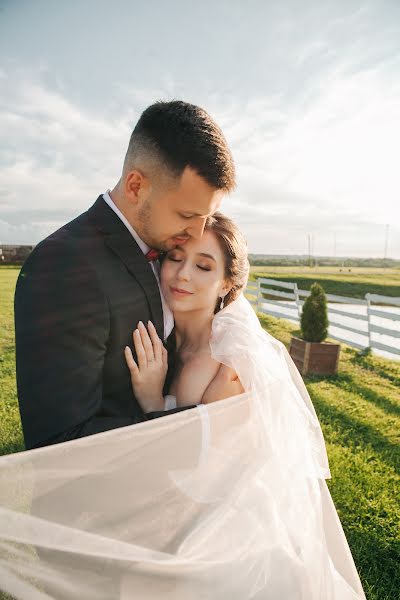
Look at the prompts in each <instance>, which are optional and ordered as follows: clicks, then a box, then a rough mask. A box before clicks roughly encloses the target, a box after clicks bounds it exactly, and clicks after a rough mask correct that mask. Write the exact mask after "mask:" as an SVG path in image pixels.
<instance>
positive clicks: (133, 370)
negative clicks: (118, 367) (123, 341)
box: [124, 346, 139, 378]
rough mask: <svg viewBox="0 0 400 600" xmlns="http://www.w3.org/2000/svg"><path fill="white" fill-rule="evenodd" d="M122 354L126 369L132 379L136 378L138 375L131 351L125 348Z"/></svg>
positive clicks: (127, 347)
mask: <svg viewBox="0 0 400 600" xmlns="http://www.w3.org/2000/svg"><path fill="white" fill-rule="evenodd" d="M124 354H125V360H126V364H127V365H128V369H129V371H130V372H131V375H132V377H133V378H135V377H137V375H139V368H138V366H137V364H136V362H135V359H134V358H133V354H132V350H131V349H130V348H129V346H125V350H124Z"/></svg>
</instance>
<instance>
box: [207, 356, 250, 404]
mask: <svg viewBox="0 0 400 600" xmlns="http://www.w3.org/2000/svg"><path fill="white" fill-rule="evenodd" d="M243 392H244V388H243V386H242V384H241V382H240V379H239V377H238V376H237V373H236V371H234V370H233V369H231V368H230V367H227V366H226V365H223V364H221V365H220V367H219V369H218V372H217V374H216V376H215V377H214V379H213V380H212V381H211V383H210V384H209V386H208V387H207V389H206V391H205V392H204V394H203V397H202V399H201V403H202V404H210V402H216V401H217V400H225V398H230V397H231V396H237V395H238V394H243Z"/></svg>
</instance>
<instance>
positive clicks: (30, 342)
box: [15, 235, 115, 448]
mask: <svg viewBox="0 0 400 600" xmlns="http://www.w3.org/2000/svg"><path fill="white" fill-rule="evenodd" d="M81 254H83V253H80V252H79V248H78V249H77V248H76V247H75V245H74V244H73V243H71V241H70V240H68V239H66V238H62V237H61V235H59V237H57V238H52V239H48V240H46V241H45V242H44V243H41V244H39V246H37V247H36V248H35V249H34V251H33V252H32V254H31V255H30V256H29V257H28V260H27V261H26V263H25V265H24V267H23V268H22V270H21V273H20V276H19V279H18V283H17V288H16V293H15V330H16V367H17V386H18V400H19V405H20V413H21V421H22V426H23V431H24V437H25V444H26V447H27V448H34V447H36V446H40V445H43V444H44V443H46V440H49V442H48V443H51V440H52V439H54V440H55V441H56V438H57V436H65V435H68V432H70V431H71V430H73V429H77V428H80V429H79V431H80V433H81V435H89V434H90V433H96V432H98V431H104V430H107V429H112V428H113V427H115V424H114V422H112V423H111V421H110V420H109V418H108V417H104V418H103V417H94V415H96V413H97V412H98V411H99V408H100V406H101V401H102V370H103V365H104V357H105V352H106V346H107V340H108V335H109V311H108V306H107V302H106V299H105V298H104V294H103V292H102V289H101V287H100V285H99V282H98V280H97V277H96V273H95V272H94V269H93V268H92V267H91V265H90V264H88V261H87V259H86V257H85V256H82V255H81Z"/></svg>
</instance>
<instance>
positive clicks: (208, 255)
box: [197, 252, 217, 262]
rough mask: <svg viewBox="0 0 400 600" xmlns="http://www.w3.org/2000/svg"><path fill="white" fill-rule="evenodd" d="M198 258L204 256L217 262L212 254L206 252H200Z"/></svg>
mask: <svg viewBox="0 0 400 600" xmlns="http://www.w3.org/2000/svg"><path fill="white" fill-rule="evenodd" d="M197 256H204V257H205V258H211V260H213V261H214V262H217V261H216V260H215V258H214V257H213V256H212V255H211V254H206V253H205V252H198V253H197Z"/></svg>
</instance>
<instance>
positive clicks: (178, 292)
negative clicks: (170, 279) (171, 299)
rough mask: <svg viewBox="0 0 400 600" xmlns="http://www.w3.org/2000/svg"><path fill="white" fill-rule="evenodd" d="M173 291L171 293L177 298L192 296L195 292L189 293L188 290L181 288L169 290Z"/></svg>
mask: <svg viewBox="0 0 400 600" xmlns="http://www.w3.org/2000/svg"><path fill="white" fill-rule="evenodd" d="M169 289H170V290H171V293H172V294H173V295H174V296H175V297H176V298H183V297H184V296H192V295H193V292H188V291H186V290H182V289H181V288H174V287H171V286H170V288H169Z"/></svg>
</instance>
